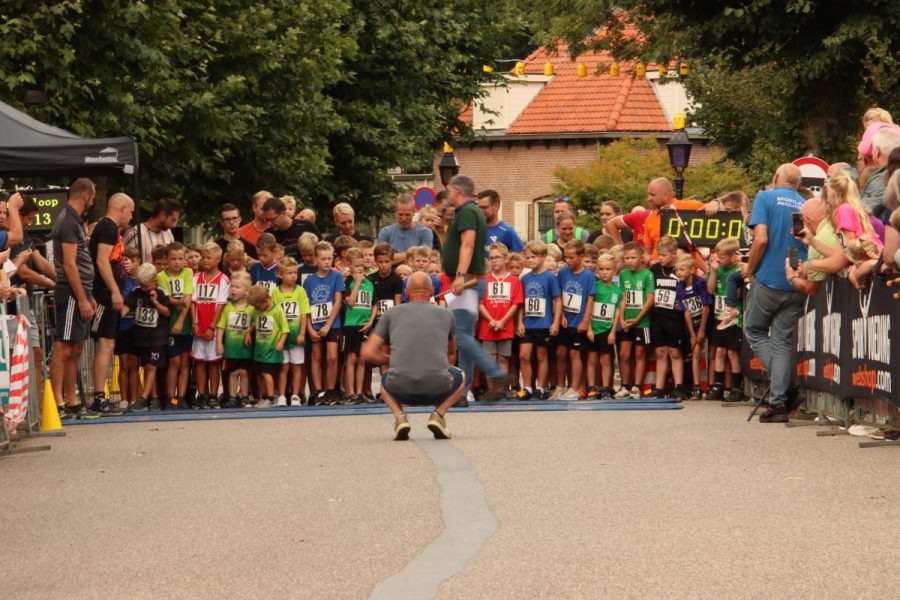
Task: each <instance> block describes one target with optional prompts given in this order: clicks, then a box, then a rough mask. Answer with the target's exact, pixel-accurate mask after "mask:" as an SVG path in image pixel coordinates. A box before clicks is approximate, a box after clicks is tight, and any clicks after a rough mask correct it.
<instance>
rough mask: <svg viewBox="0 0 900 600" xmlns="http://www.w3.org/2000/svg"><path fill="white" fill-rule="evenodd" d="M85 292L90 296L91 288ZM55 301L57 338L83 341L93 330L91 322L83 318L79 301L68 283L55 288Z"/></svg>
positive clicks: (66, 340) (62, 340) (63, 340)
mask: <svg viewBox="0 0 900 600" xmlns="http://www.w3.org/2000/svg"><path fill="white" fill-rule="evenodd" d="M85 293H86V294H87V295H88V297H90V295H91V290H90V289H86V290H85ZM53 301H54V304H55V305H56V339H57V340H58V341H61V342H83V341H84V340H86V339H87V338H88V335H89V334H90V331H91V322H90V321H86V320H85V319H82V318H81V313H80V312H79V310H78V302H77V301H76V300H75V296H74V295H73V294H72V290H71V288H69V286H67V285H60V286H57V287H56V288H55V289H54V290H53Z"/></svg>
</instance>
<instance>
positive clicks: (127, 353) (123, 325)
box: [115, 246, 141, 409]
mask: <svg viewBox="0 0 900 600" xmlns="http://www.w3.org/2000/svg"><path fill="white" fill-rule="evenodd" d="M122 266H123V267H124V269H125V276H126V277H125V284H124V287H123V288H122V297H123V298H125V297H127V296H128V294H130V293H131V290H133V289H135V288H136V287H138V282H137V279H136V276H137V268H138V267H139V266H141V252H140V250H138V249H137V248H136V247H134V246H129V247H127V248H125V259H124V260H123V261H122ZM115 352H116V356H118V357H119V390H120V391H121V394H122V396H121V398H122V399H121V400H120V401H119V406H118V408H119V409H127V408H128V405H129V404H131V403H132V402H134V401H135V400H137V399H138V396H139V395H140V393H141V390H140V370H141V361H140V359H141V353H140V350H138V348H137V346H135V345H134V315H133V314H129V315H128V316H127V317H123V318H122V320H121V321H120V322H119V331H118V332H117V333H116V350H115ZM123 402H124V403H125V404H124V405H123V404H122V403H123Z"/></svg>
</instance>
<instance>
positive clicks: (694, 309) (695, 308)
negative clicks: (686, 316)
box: [684, 296, 703, 317]
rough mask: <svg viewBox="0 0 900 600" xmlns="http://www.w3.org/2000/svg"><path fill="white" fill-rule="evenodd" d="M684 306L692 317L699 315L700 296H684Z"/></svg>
mask: <svg viewBox="0 0 900 600" xmlns="http://www.w3.org/2000/svg"><path fill="white" fill-rule="evenodd" d="M684 306H685V308H687V309H688V312H689V313H691V316H692V317H699V316H700V314H701V313H702V312H703V302H701V301H700V296H691V297H690V298H685V300H684Z"/></svg>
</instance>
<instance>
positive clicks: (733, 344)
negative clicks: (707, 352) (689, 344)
mask: <svg viewBox="0 0 900 600" xmlns="http://www.w3.org/2000/svg"><path fill="white" fill-rule="evenodd" d="M743 343H744V332H743V331H741V328H740V327H738V326H737V325H732V326H731V327H729V328H728V329H724V330H722V331H719V330H718V329H713V330H712V335H710V337H709V344H710V346H718V347H719V348H727V349H728V350H737V351H740V350H741V347H742V345H743Z"/></svg>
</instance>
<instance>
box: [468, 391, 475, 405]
mask: <svg viewBox="0 0 900 600" xmlns="http://www.w3.org/2000/svg"><path fill="white" fill-rule="evenodd" d="M466 401H467V402H475V394H473V393H472V390H469V393H468V394H466Z"/></svg>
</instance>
